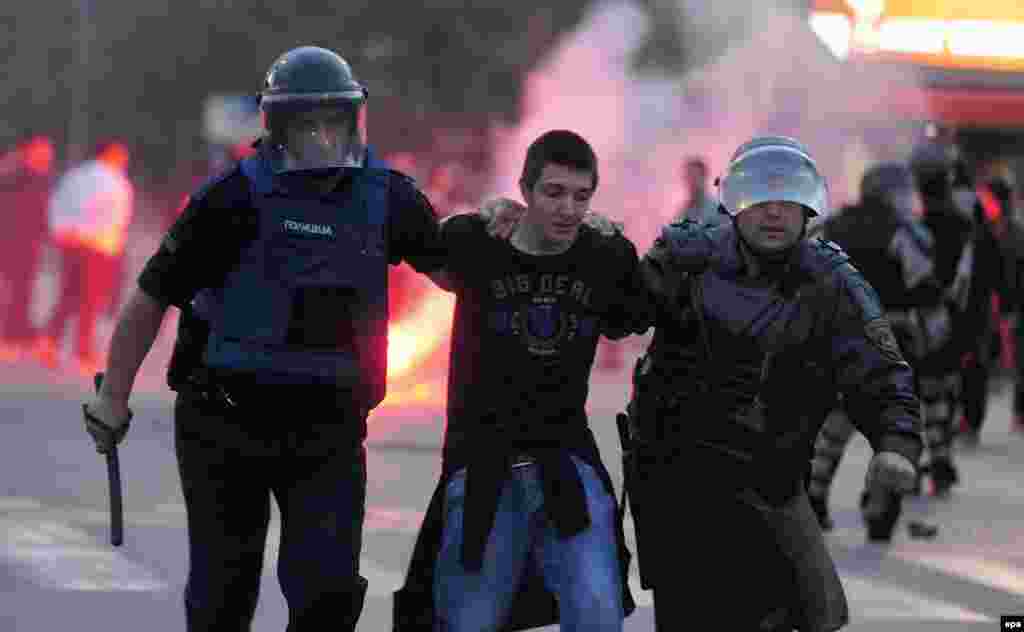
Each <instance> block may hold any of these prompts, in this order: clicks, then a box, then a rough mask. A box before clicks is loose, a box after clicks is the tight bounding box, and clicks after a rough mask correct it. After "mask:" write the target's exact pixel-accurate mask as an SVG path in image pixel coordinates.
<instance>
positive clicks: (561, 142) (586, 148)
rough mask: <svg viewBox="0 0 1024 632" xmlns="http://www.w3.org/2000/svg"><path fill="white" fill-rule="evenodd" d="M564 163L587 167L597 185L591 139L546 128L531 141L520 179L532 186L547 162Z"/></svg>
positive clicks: (595, 162) (569, 165) (579, 168)
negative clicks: (588, 140)
mask: <svg viewBox="0 0 1024 632" xmlns="http://www.w3.org/2000/svg"><path fill="white" fill-rule="evenodd" d="M551 163H554V164H556V165H563V166H565V167H571V168H573V169H577V170H579V171H589V172H590V173H591V175H592V176H593V179H594V187H593V188H595V189H596V188H597V155H596V154H595V153H594V149H593V148H592V147H591V146H590V143H588V142H587V141H585V140H584V139H583V137H582V136H580V135H579V134H577V133H576V132H570V131H569V130H564V129H556V130H551V131H550V132H545V133H544V134H542V135H541V136H540V138H538V139H537V140H535V141H533V143H531V144H530V148H529V149H527V150H526V160H525V161H524V162H523V175H522V176H521V177H520V179H519V182H520V183H521V184H522V185H523V186H525V187H526V188H527V189H532V188H533V185H535V184H537V180H539V179H540V174H541V172H542V171H544V167H545V166H546V165H548V164H551Z"/></svg>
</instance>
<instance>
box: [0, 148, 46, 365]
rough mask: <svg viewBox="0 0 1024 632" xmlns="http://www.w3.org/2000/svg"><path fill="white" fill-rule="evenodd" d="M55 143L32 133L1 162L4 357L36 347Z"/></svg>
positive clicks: (0, 339)
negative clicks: (38, 287) (34, 320)
mask: <svg viewBox="0 0 1024 632" xmlns="http://www.w3.org/2000/svg"><path fill="white" fill-rule="evenodd" d="M53 160H54V149H53V143H52V141H51V140H50V139H49V137H47V136H42V135H37V136H32V137H30V138H27V139H25V140H23V141H22V142H20V143H18V145H17V147H16V148H15V150H14V152H12V154H11V155H10V157H9V159H8V161H6V162H7V164H2V165H0V207H2V208H3V213H4V229H3V231H0V261H2V264H0V277H2V278H3V280H4V281H5V282H6V284H7V290H8V291H7V292H6V293H5V294H2V295H0V305H5V306H6V308H5V309H4V312H3V314H4V315H3V320H2V321H0V360H8V361H13V360H17V359H19V358H21V357H22V355H24V354H25V353H26V352H28V351H30V350H31V348H32V343H33V340H34V339H35V336H36V332H35V327H34V325H33V323H32V308H33V305H34V301H35V298H36V296H35V287H36V281H37V279H38V276H39V264H40V262H41V259H42V253H43V246H44V245H45V244H46V242H47V236H48V229H47V212H46V209H47V204H48V202H49V198H50V187H51V186H52V184H53V179H52V167H53Z"/></svg>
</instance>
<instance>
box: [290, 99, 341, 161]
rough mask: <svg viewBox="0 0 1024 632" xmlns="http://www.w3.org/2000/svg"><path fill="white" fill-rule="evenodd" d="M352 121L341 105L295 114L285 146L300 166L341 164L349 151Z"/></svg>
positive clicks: (291, 119)
mask: <svg viewBox="0 0 1024 632" xmlns="http://www.w3.org/2000/svg"><path fill="white" fill-rule="evenodd" d="M351 139H352V120H351V116H350V114H349V113H348V112H346V111H345V110H343V109H339V108H318V109H315V110H312V111H309V112H302V113H297V114H295V115H293V116H292V117H291V118H290V119H289V120H288V123H287V124H286V126H285V147H286V148H287V150H288V153H290V154H291V156H292V158H294V160H295V162H296V163H298V164H299V165H306V166H317V165H325V164H326V165H329V164H337V163H338V162H339V161H342V160H343V159H344V157H345V155H346V153H347V152H348V151H349V143H350V142H351Z"/></svg>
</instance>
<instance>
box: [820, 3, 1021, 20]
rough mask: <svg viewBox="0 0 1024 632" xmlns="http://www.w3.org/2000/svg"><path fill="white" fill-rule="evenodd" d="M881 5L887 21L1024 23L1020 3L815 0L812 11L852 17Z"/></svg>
mask: <svg viewBox="0 0 1024 632" xmlns="http://www.w3.org/2000/svg"><path fill="white" fill-rule="evenodd" d="M879 5H880V7H881V13H882V15H883V16H885V17H909V18H932V19H939V20H998V21H1005V22H1024V3H1021V2H1020V0H884V1H883V0H814V3H813V7H812V8H813V9H814V10H817V11H832V12H836V13H846V14H847V15H852V14H853V13H854V11H856V10H861V11H864V10H868V11H870V10H877V7H879ZM869 7H870V8H869Z"/></svg>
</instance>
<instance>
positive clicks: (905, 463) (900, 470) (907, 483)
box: [865, 451, 917, 494]
mask: <svg viewBox="0 0 1024 632" xmlns="http://www.w3.org/2000/svg"><path fill="white" fill-rule="evenodd" d="M916 484H917V467H915V466H914V464H913V463H911V461H910V459H908V458H907V457H905V456H903V455H902V454H899V453H898V452H886V451H883V452H876V453H875V456H873V457H871V462H870V463H869V464H868V472H867V477H866V481H865V487H866V488H867V489H886V490H889V491H893V492H898V493H902V494H905V493H908V492H911V491H913V490H914V487H915V486H916Z"/></svg>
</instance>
